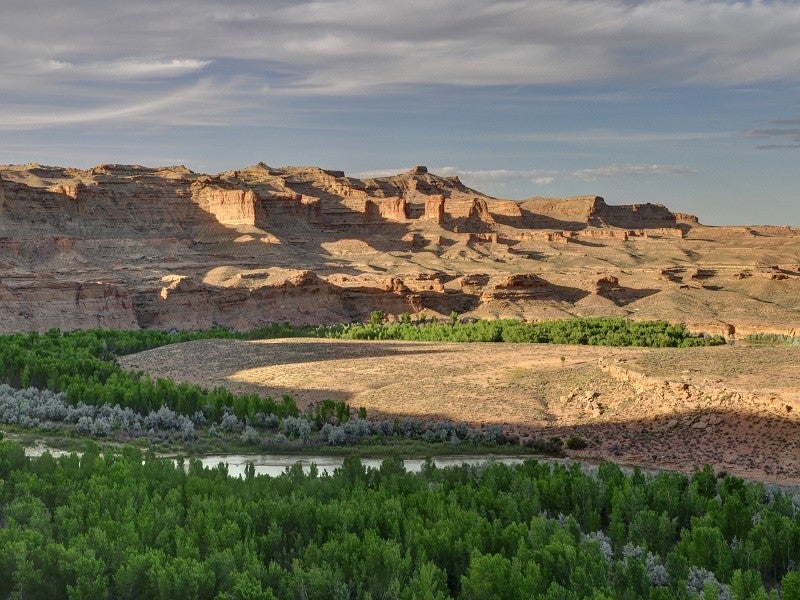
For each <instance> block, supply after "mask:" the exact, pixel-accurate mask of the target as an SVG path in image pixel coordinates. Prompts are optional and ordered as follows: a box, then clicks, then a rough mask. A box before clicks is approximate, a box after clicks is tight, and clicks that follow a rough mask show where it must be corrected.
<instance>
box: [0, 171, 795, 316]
mask: <svg viewBox="0 0 800 600" xmlns="http://www.w3.org/2000/svg"><path fill="white" fill-rule="evenodd" d="M695 232H700V234H697V235H696V234H695ZM728 248H730V249H731V250H730V252H729V251H728V250H727V249H728ZM748 253H749V254H748ZM798 254H800V232H798V231H797V230H794V229H792V228H781V227H737V228H709V227H703V226H702V225H700V224H699V223H698V221H697V219H696V218H694V217H692V216H691V215H685V214H680V213H671V212H670V211H668V210H667V209H666V208H664V207H663V206H661V205H656V204H646V203H645V204H636V205H630V206H611V205H608V204H606V203H605V201H604V200H603V198H601V197H600V196H579V197H575V198H568V199H554V198H531V199H529V200H526V201H524V202H515V201H511V200H499V199H496V198H492V197H490V196H487V195H485V194H482V193H480V192H478V191H476V190H473V189H470V188H468V187H466V186H465V185H464V184H463V183H462V182H461V181H460V180H459V179H458V178H456V177H440V176H437V175H435V174H433V173H431V172H429V171H428V170H427V169H426V168H425V167H421V166H420V167H415V168H413V169H411V170H410V171H407V172H405V173H401V174H398V175H394V176H390V177H378V178H372V179H365V180H359V179H355V178H352V177H347V176H346V175H345V174H344V173H343V172H341V171H334V170H326V169H320V168H317V167H280V168H276V167H270V166H268V165H266V164H264V163H257V164H255V165H252V166H250V167H247V168H244V169H238V170H233V171H226V172H224V173H220V174H217V175H207V174H202V173H194V172H192V171H191V170H189V169H187V168H186V167H184V166H173V167H161V168H157V169H152V168H147V167H143V166H139V165H114V164H107V165H97V166H96V167H93V168H91V169H88V170H80V169H73V168H64V167H48V166H42V165H22V166H3V167H0V316H2V319H0V331H16V330H27V329H40V330H41V329H48V328H50V327H59V328H61V329H71V328H76V327H96V326H105V327H123V328H125V327H140V326H144V327H159V328H168V329H169V328H177V329H183V328H192V329H195V328H206V327H210V326H212V325H219V326H224V327H234V328H249V327H257V326H260V325H264V324H267V323H270V322H274V321H290V322H292V323H326V322H333V321H336V322H346V321H351V320H360V319H363V318H366V317H368V316H369V313H370V312H371V311H372V310H374V309H381V310H384V311H385V312H387V313H388V314H392V315H398V314H400V313H402V312H412V313H413V312H418V311H424V312H425V313H428V314H432V315H434V316H435V315H440V316H442V317H443V318H446V317H447V316H448V315H449V314H450V313H451V312H452V311H454V310H455V311H456V312H458V313H461V314H465V315H467V316H469V317H474V318H480V317H495V316H515V317H519V318H527V319H542V318H553V317H560V316H568V315H572V314H592V315H599V314H613V315H620V314H622V315H631V316H636V317H637V318H669V319H671V320H676V321H683V322H689V323H697V324H700V323H703V322H706V323H708V324H709V326H710V327H711V326H713V327H718V326H719V324H720V323H726V324H732V325H735V327H736V331H737V332H746V331H752V330H758V329H759V328H761V329H764V328H765V327H767V326H768V327H770V328H771V329H770V330H784V329H786V330H789V329H792V330H794V329H797V328H798V326H800V323H799V322H800V319H798V309H797V306H796V297H797V294H800V265H798V264H797V255H798ZM746 256H749V257H750V258H744V257H746ZM737 261H738V262H737ZM765 265H769V266H765ZM606 269H611V272H613V273H614V275H610V274H609V275H608V278H606V280H605V281H599V279H598V273H603V272H604V271H605V270H606ZM431 273H435V274H436V275H435V276H433V275H429V274H431ZM533 273H536V275H533ZM618 273H619V274H624V281H625V282H626V284H625V285H622V284H620V282H619V280H618V279H615V278H617V277H619V279H623V275H619V276H618V275H617V274H618ZM600 279H603V278H602V277H601V278H600ZM692 279H696V280H701V281H698V282H697V283H693V284H692V285H688V282H690V281H691V280H692ZM705 280H711V281H705ZM683 281H686V282H687V284H684V285H683V286H679V285H675V283H679V284H682V283H683ZM631 282H632V283H631ZM712 282H713V284H714V285H710V284H711V283H712ZM629 285H631V286H633V287H627V286H629ZM683 287H685V288H686V289H682V288H683ZM712 293H713V294H715V296H714V302H709V301H708V297H709V296H708V295H709V294H712Z"/></svg>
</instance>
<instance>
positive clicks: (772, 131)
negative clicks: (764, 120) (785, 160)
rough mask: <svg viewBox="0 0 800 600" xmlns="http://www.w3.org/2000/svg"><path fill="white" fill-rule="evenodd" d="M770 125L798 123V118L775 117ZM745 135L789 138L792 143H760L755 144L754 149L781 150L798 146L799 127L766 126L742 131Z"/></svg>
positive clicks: (799, 145) (760, 137) (799, 137)
mask: <svg viewBox="0 0 800 600" xmlns="http://www.w3.org/2000/svg"><path fill="white" fill-rule="evenodd" d="M769 124H770V125H800V119H775V120H773V121H770V122H769ZM744 135H745V137H748V138H755V139H764V138H786V137H788V138H791V140H792V143H788V144H786V143H775V144H762V145H759V146H756V150H782V149H796V148H800V127H792V128H787V127H767V128H764V129H751V130H749V131H746V132H745V133H744Z"/></svg>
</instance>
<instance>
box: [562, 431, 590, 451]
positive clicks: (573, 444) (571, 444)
mask: <svg viewBox="0 0 800 600" xmlns="http://www.w3.org/2000/svg"><path fill="white" fill-rule="evenodd" d="M586 446H588V444H587V443H586V440H584V439H583V438H582V437H580V436H577V435H573V436H572V437H570V438H569V439H568V440H567V448H569V449H570V450H583V449H584V448H586Z"/></svg>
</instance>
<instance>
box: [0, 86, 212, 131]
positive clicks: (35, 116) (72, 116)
mask: <svg viewBox="0 0 800 600" xmlns="http://www.w3.org/2000/svg"><path fill="white" fill-rule="evenodd" d="M212 94H213V89H212V88H211V87H210V86H209V82H207V81H202V80H201V81H200V82H198V83H196V84H193V85H191V86H188V87H185V88H181V89H177V90H174V91H171V92H169V93H166V94H162V95H159V96H158V97H156V98H152V99H147V100H138V101H131V102H128V103H124V104H123V103H115V104H110V105H104V106H90V107H85V108H81V109H78V110H75V109H73V110H64V109H61V110H48V111H41V110H40V111H31V110H30V109H29V108H27V107H12V108H11V109H9V110H6V111H5V113H4V114H2V115H0V130H2V129H36V128H41V127H49V126H59V125H76V124H85V123H99V122H107V121H118V120H125V121H127V122H129V123H136V122H141V121H142V120H144V121H147V122H149V123H159V122H160V123H163V122H165V121H166V122H170V123H186V122H191V119H192V113H193V109H196V108H197V104H198V103H199V104H202V103H203V99H204V98H208V97H209V96H210V95H212ZM202 122H205V121H202Z"/></svg>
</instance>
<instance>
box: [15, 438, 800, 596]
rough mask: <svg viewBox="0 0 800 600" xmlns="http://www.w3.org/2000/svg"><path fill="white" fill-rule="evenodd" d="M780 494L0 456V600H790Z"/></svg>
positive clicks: (535, 477)
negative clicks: (269, 472) (268, 473)
mask: <svg viewBox="0 0 800 600" xmlns="http://www.w3.org/2000/svg"><path fill="white" fill-rule="evenodd" d="M798 564H800V509H799V507H798V502H797V496H796V495H792V494H790V493H782V492H775V491H768V490H766V489H765V487H764V486H763V485H756V484H750V483H746V482H744V481H743V480H741V479H737V478H733V477H725V478H724V479H717V478H716V477H715V476H714V474H713V472H711V471H710V469H708V468H706V469H704V470H702V471H698V472H696V473H695V474H694V475H693V476H691V477H687V476H684V475H678V474H674V473H663V474H659V475H654V476H646V475H643V474H642V473H641V472H638V471H634V472H633V474H630V475H626V474H625V473H624V472H623V471H622V470H621V469H620V468H619V467H617V466H615V465H613V464H610V463H605V464H602V465H600V467H599V469H598V471H597V473H596V474H592V473H587V472H585V471H583V470H582V469H581V468H580V467H579V466H577V465H573V466H571V467H564V466H561V465H549V464H547V463H540V462H536V461H534V460H529V461H526V462H525V463H523V464H521V465H515V466H507V465H502V464H486V465H482V466H466V465H465V466H461V467H453V468H447V469H439V468H436V467H435V466H434V465H433V464H432V463H426V464H425V465H423V469H422V471H421V472H420V473H418V474H411V473H407V472H406V471H405V469H404V468H403V465H402V463H401V462H400V461H399V460H397V459H391V458H390V459H387V460H385V461H384V462H383V464H382V465H381V467H380V468H378V469H367V468H365V467H364V466H363V465H362V463H361V462H360V461H359V460H358V459H356V458H352V457H351V458H347V459H345V461H344V464H343V466H342V467H341V468H340V469H338V470H337V471H336V472H335V473H334V474H333V475H332V476H328V475H319V474H318V473H317V472H316V471H315V470H313V469H312V472H311V473H310V474H308V475H306V474H304V473H303V470H302V468H301V467H300V465H299V464H298V465H295V466H293V467H291V468H289V469H287V472H286V473H285V474H284V475H282V476H280V477H277V478H269V477H263V476H256V475H255V474H254V469H253V468H252V467H250V468H248V469H247V470H246V475H245V477H244V478H243V479H234V478H230V477H228V475H227V470H226V468H225V467H224V465H221V466H219V467H218V468H213V469H207V468H203V467H202V465H201V463H200V462H199V461H198V460H191V461H189V463H188V465H184V464H179V465H175V464H174V463H173V462H172V461H170V460H167V459H159V458H157V457H155V456H154V455H153V454H152V453H147V454H142V453H141V452H140V451H138V450H136V449H134V448H131V447H126V448H124V449H123V450H122V451H121V452H117V453H114V452H111V451H105V452H104V453H100V452H99V450H98V449H97V448H96V447H90V448H89V449H88V450H87V451H86V452H85V453H84V455H83V456H81V457H78V456H76V455H74V454H73V455H71V456H65V457H61V458H57V459H55V458H53V457H52V456H50V455H49V454H44V455H43V456H41V457H40V458H27V457H26V456H25V455H24V453H23V449H22V447H21V446H19V445H17V444H15V443H12V442H8V441H0V574H1V575H2V576H1V577H0V597H2V598H47V599H48V600H50V599H55V600H57V599H60V598H137V599H142V600H146V599H149V598H170V599H181V598H201V599H208V600H212V599H220V600H221V599H224V598H259V599H273V598H286V599H289V598H291V599H295V598H307V599H324V600H328V599H331V598H353V599H367V598H371V599H377V598H398V599H401V600H413V599H423V598H434V599H441V600H445V599H447V598H458V599H463V600H468V599H473V598H503V599H510V600H514V599H520V600H521V599H526V600H527V599H529V598H533V599H546V600H550V599H553V600H555V599H565V600H578V599H584V598H587V599H593V600H604V599H620V600H628V599H630V600H641V599H645V600H646V599H658V600H667V599H673V598H674V599H682V600H683V599H686V600H689V599H691V598H733V599H735V600H745V599H751V598H753V599H774V600H778V598H783V599H789V598H797V597H798V596H797V595H796V594H797V593H798V591H800V571H798V570H797V566H796V565H798Z"/></svg>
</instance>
